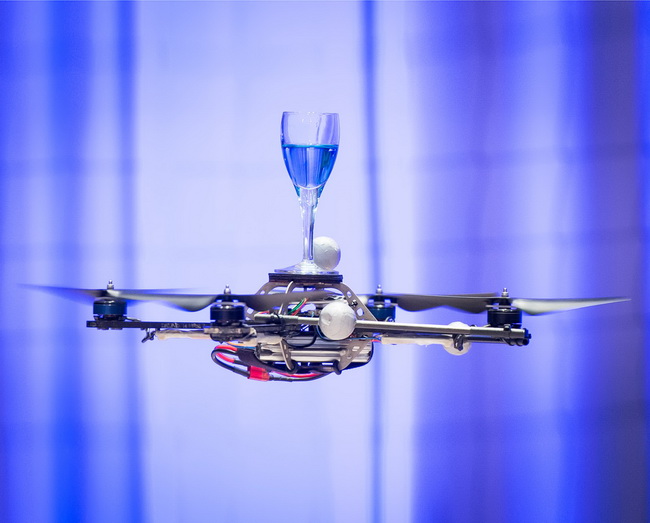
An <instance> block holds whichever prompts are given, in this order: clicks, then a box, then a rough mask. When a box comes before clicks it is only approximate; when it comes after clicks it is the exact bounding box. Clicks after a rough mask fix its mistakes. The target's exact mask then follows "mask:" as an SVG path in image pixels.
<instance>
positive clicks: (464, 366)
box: [0, 1, 650, 523]
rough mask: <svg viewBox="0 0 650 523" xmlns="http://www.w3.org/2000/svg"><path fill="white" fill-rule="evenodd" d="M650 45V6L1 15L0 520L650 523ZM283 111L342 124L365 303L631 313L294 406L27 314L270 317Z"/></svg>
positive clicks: (203, 364) (345, 207)
mask: <svg viewBox="0 0 650 523" xmlns="http://www.w3.org/2000/svg"><path fill="white" fill-rule="evenodd" d="M649 46H650V11H649V8H648V5H647V4H646V3H644V2H593V3H592V2H494V3H493V2H478V3H474V2H458V3H456V2H273V1H269V2H196V3H194V2H137V3H136V2H96V3H94V2H93V3H81V2H33V3H32V2H29V3H21V2H3V3H2V4H0V202H1V203H0V249H1V257H0V289H1V291H2V295H1V296H2V298H1V299H0V520H2V521H7V522H12V523H13V522H22V521H25V522H27V521H29V522H33V521H44V522H45V521H57V522H59V521H60V522H64V521H65V522H68V521H92V522H103V521H106V522H109V521H110V522H113V521H156V522H164V521H229V522H236V521H315V522H319V521H322V522H331V521H344V522H347V521H354V522H359V521H372V522H380V521H418V522H419V521H526V522H529V521H540V522H541V521H544V522H548V521H579V522H581V521H596V520H597V521H646V520H647V519H648V502H647V497H648V441H647V431H648V425H647V412H648V406H647V397H648V385H647V381H648V372H649V368H648V363H647V357H646V352H645V350H646V345H647V341H646V339H645V338H646V330H647V322H648V313H647V310H648V304H649V299H650V297H649V294H648V288H647V283H648V276H649V264H648V254H650V250H649V244H648V239H647V235H648V227H649V225H650V220H649V218H650V184H649V182H648V174H649V173H648V133H649V132H650V129H649V122H650V112H649V111H650V107H649V104H648V102H649V94H648V93H649V92H650V78H649V77H648V75H649V73H648V71H649V65H650V63H649V56H650V47H649ZM285 110H315V111H330V112H339V113H340V117H341V147H340V152H339V157H338V159H337V164H336V166H335V168H334V171H333V174H332V177H331V179H330V181H329V182H328V185H327V187H326V189H325V191H324V192H323V196H322V199H321V204H320V208H319V211H318V216H317V220H316V234H317V235H328V236H332V237H334V238H336V239H337V241H338V242H339V243H340V245H341V247H342V250H343V260H342V263H341V265H340V267H339V269H340V270H341V271H342V273H343V274H344V276H345V282H346V283H347V284H348V285H349V286H351V287H352V288H353V289H354V290H355V291H356V292H358V293H365V292H371V291H372V290H373V289H374V287H375V285H376V284H377V283H378V282H380V283H382V285H383V287H384V289H386V290H388V291H390V292H424V293H462V292H498V291H500V290H501V289H502V288H503V287H505V286H507V287H508V289H509V290H510V292H511V294H512V295H516V296H525V297H590V296H611V295H623V296H628V297H630V298H631V301H630V302H626V303H624V304H617V305H612V306H607V307H596V308H593V309H585V310H581V311H574V312H569V313H565V314H562V315H549V316H542V317H535V318H529V319H527V321H526V324H525V326H526V327H527V328H529V329H530V330H531V332H532V335H533V340H532V343H531V345H530V346H529V347H526V348H512V347H506V346H500V345H494V346H492V345H480V346H477V347H474V348H472V350H471V351H470V352H469V353H468V355H466V356H463V357H452V356H451V355H449V354H448V353H447V352H445V351H444V350H442V349H441V348H440V347H439V346H435V345H434V346H431V347H417V346H388V345H387V346H378V347H377V349H376V356H375V358H374V359H373V361H372V363H371V364H370V365H368V366H366V367H364V368H362V369H358V370H352V371H349V372H346V373H344V374H343V375H341V376H333V377H329V378H327V379H324V380H321V381H318V382H313V383H303V384H300V385H298V384H293V385H289V384H282V383H277V384H276V383H258V382H252V381H246V380H242V379H241V378H240V377H238V376H235V375H231V374H229V373H225V372H223V371H222V370H221V369H219V368H218V367H216V366H215V365H214V364H212V362H211V361H210V357H209V354H210V350H211V348H212V347H211V345H210V344H209V343H207V342H200V341H194V340H187V341H185V340H170V341H165V342H160V341H158V342H155V343H147V344H144V345H143V344H141V343H140V339H141V337H142V334H141V333H139V332H138V333H134V332H97V331H91V330H88V329H85V327H84V322H85V320H87V319H89V318H90V315H91V311H90V308H89V306H87V305H83V304H78V303H75V302H68V301H65V300H61V299H57V298H55V297H53V296H50V295H47V294H42V293H37V292H34V291H31V290H27V289H25V288H21V287H20V286H19V284H21V283H32V284H34V283H35V284H50V285H65V286H79V287H90V288H101V287H103V286H104V285H105V284H106V282H107V280H108V279H112V280H114V281H115V282H116V284H117V285H118V286H121V287H126V288H129V287H143V288H151V287H158V288H184V289H192V290H195V291H198V292H202V291H203V292H219V291H220V290H221V289H222V288H223V286H224V285H226V284H229V285H230V286H231V287H232V289H233V291H235V292H255V291H256V290H257V289H258V288H259V286H261V285H262V284H263V283H264V282H265V281H266V278H267V273H268V272H269V271H271V270H273V269H275V268H277V267H284V266H286V265H289V264H291V263H295V262H296V261H298V258H299V257H300V220H299V211H298V205H297V202H296V201H295V193H294V191H293V188H292V186H291V183H290V181H289V178H288V176H287V174H286V172H285V170H284V166H283V164H282V156H281V152H280V147H279V123H280V115H281V113H282V111H285ZM130 314H131V315H132V316H137V317H141V318H146V319H159V320H164V319H179V320H181V319H184V318H185V317H187V318H190V317H191V318H195V317H196V316H192V315H189V314H186V313H180V312H178V311H174V310H170V309H165V308H162V307H160V306H157V305H153V304H144V305H140V306H138V307H137V308H136V307H133V309H132V310H131V312H130ZM205 314H206V315H207V313H205ZM201 319H204V318H201ZM206 319H207V318H206ZM399 320H400V321H419V322H435V323H448V322H451V321H456V320H460V321H465V322H467V323H480V322H481V321H483V319H482V318H481V319H477V318H475V317H473V316H469V315H466V314H463V313H458V312H453V311H448V310H435V311H429V312H426V313H419V314H413V313H403V314H401V315H400V317H399Z"/></svg>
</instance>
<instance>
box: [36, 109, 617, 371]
mask: <svg viewBox="0 0 650 523" xmlns="http://www.w3.org/2000/svg"><path fill="white" fill-rule="evenodd" d="M338 143H339V120H338V115H337V114H335V113H323V114H321V113H284V114H283V117H282V150H283V155H284V160H285V165H286V167H287V170H288V171H289V175H290V176H291V179H292V181H293V184H294V188H295V189H296V193H297V194H298V197H299V201H300V207H301V211H302V216H303V259H302V261H301V262H300V263H298V264H296V265H294V266H291V267H287V268H285V269H277V270H275V271H274V272H272V273H270V274H269V279H268V282H267V283H265V284H264V285H262V287H260V289H259V290H258V291H257V293H255V294H236V293H233V292H232V291H231V289H230V288H229V287H226V288H225V289H224V291H223V292H222V293H221V294H183V293H170V292H165V291H161V290H123V289H118V288H116V287H115V286H114V284H113V283H112V282H109V283H108V285H107V287H106V288H105V289H71V288H63V287H41V288H43V289H45V290H49V291H53V292H55V293H57V294H63V295H72V296H83V297H89V298H91V299H93V316H94V318H93V319H92V320H90V321H88V322H87V324H86V325H87V327H90V328H95V329H99V330H121V329H140V330H143V331H145V333H146V334H145V337H144V339H143V340H142V341H143V342H145V341H149V340H154V339H159V340H164V339H169V338H193V339H204V340H211V341H213V342H217V346H216V347H215V348H214V350H213V351H212V360H213V361H214V362H215V363H216V364H217V365H219V366H221V367H223V368H225V369H227V370H230V371H232V372H235V373H236V374H239V375H241V376H244V377H246V378H249V379H254V380H261V381H311V380H315V379H320V378H322V377H325V376H328V375H330V374H340V373H341V372H343V371H344V370H347V369H352V368H356V367H360V366H362V365H365V364H367V363H368V362H369V361H370V359H371V358H372V354H373V348H374V346H375V345H376V344H390V345H393V344H417V345H431V344H440V345H442V346H443V347H444V348H445V349H446V350H447V351H448V352H450V353H451V354H458V355H460V354H465V353H466V352H467V351H468V350H469V348H470V346H471V345H472V344H473V343H501V344H507V345H512V346H524V345H528V343H529V342H530V339H531V336H530V333H529V332H528V330H526V329H524V328H523V327H522V316H523V313H526V314H531V315H536V314H545V313H550V312H559V311H564V310H571V309H577V308H581V307H590V306H593V305H602V304H607V303H615V302H619V301H624V299H623V298H595V299H560V300H557V299H526V298H513V297H511V296H510V295H509V293H508V291H507V290H506V289H504V290H503V291H502V292H500V293H495V294H459V295H420V294H393V293H385V292H383V291H382V288H381V286H378V287H377V289H376V290H375V292H374V293H373V294H368V295H357V294H355V292H354V291H352V289H350V288H349V287H348V286H347V285H346V284H344V283H343V276H342V275H341V274H340V273H339V272H337V271H336V270H335V268H336V267H337V265H338V262H339V260H340V248H339V247H338V245H337V244H336V242H334V241H333V240H331V239H329V238H317V239H316V240H315V241H314V239H313V228H314V212H315V210H316V206H317V204H318V199H319V197H320V194H321V192H322V190H323V187H324V185H325V182H326V181H327V179H328V177H329V175H330V172H331V170H332V167H333V165H334V161H335V159H336V155H337V153H338ZM137 301H156V302H159V303H163V304H166V305H170V306H172V307H176V308H179V309H183V310H186V311H191V312H198V311H201V310H203V309H206V308H208V307H209V309H210V321H207V322H206V321H197V322H156V321H142V320H139V319H134V318H130V317H129V316H127V305H128V304H129V303H130V302H137ZM436 307H450V308H453V309H457V310H460V311H464V312H469V313H483V314H487V323H486V325H485V326H475V325H467V324H465V323H462V322H453V323H450V324H449V325H431V324H414V323H398V322H396V321H395V318H396V309H397V308H401V309H404V310H406V311H424V310H427V309H432V308H436Z"/></svg>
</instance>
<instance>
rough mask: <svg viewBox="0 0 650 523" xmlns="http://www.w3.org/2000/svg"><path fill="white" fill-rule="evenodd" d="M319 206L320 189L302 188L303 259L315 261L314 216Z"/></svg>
mask: <svg viewBox="0 0 650 523" xmlns="http://www.w3.org/2000/svg"><path fill="white" fill-rule="evenodd" d="M317 206H318V189H300V212H301V214H302V259H303V261H310V262H313V261H314V217H315V215H316V207H317Z"/></svg>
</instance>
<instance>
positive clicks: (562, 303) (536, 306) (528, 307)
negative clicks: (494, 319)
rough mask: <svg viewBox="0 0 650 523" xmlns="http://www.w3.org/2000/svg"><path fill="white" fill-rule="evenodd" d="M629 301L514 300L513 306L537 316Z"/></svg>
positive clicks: (591, 299)
mask: <svg viewBox="0 0 650 523" xmlns="http://www.w3.org/2000/svg"><path fill="white" fill-rule="evenodd" d="M621 301H629V299H628V298H584V299H581V298H577V299H528V298H513V299H512V302H511V303H512V306H513V307H516V308H517V309H521V310H522V311H524V312H525V313H527V314H530V315H532V316H536V315H538V314H548V313H551V312H561V311H570V310H574V309H582V308H583V307H593V306H595V305H606V304H608V303H618V302H621Z"/></svg>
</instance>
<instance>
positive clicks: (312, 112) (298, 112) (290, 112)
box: [282, 111, 339, 116]
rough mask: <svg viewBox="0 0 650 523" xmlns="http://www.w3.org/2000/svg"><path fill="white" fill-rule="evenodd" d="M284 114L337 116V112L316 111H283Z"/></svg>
mask: <svg viewBox="0 0 650 523" xmlns="http://www.w3.org/2000/svg"><path fill="white" fill-rule="evenodd" d="M285 114H320V115H322V116H338V115H339V113H319V112H318V111H283V112H282V115H285Z"/></svg>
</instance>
